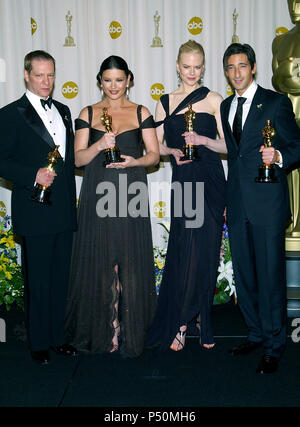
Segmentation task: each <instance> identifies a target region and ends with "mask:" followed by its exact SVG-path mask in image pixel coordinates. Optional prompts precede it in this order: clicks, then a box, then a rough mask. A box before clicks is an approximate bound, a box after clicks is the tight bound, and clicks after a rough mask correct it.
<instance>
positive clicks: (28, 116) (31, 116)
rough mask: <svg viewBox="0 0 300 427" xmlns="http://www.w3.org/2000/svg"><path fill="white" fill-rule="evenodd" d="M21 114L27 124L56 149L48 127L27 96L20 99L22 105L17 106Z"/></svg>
mask: <svg viewBox="0 0 300 427" xmlns="http://www.w3.org/2000/svg"><path fill="white" fill-rule="evenodd" d="M17 108H18V110H19V112H20V114H21V115H22V116H23V118H24V119H25V121H26V123H27V124H28V125H29V126H30V127H31V128H32V129H33V130H34V131H35V132H36V133H37V134H38V135H39V136H40V137H41V138H42V139H43V140H44V141H45V142H46V143H47V144H48V145H49V146H50V147H51V148H54V147H55V144H54V141H53V138H52V137H51V135H50V134H49V132H48V130H47V128H46V126H45V125H44V123H43V121H42V119H41V118H40V116H39V115H38V113H37V112H36V111H35V109H34V108H33V106H32V105H31V103H30V102H29V101H28V99H27V97H26V95H24V96H23V97H22V98H21V99H20V103H19V105H18V106H17Z"/></svg>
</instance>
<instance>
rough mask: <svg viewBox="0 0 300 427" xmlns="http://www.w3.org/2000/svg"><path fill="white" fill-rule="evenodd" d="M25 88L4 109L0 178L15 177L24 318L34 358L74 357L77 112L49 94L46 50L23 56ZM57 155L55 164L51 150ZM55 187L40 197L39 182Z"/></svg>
mask: <svg viewBox="0 0 300 427" xmlns="http://www.w3.org/2000/svg"><path fill="white" fill-rule="evenodd" d="M24 78H25V82H26V85H27V90H26V93H25V94H24V95H23V96H22V97H21V98H20V99H18V100H17V101H15V102H12V103H11V104H9V105H7V106H5V107H3V108H1V109H0V128H1V144H0V176H1V177H3V178H5V179H7V180H9V181H11V182H12V183H13V189H12V222H13V229H14V232H15V233H16V234H18V235H19V236H20V237H21V241H22V266H23V273H24V283H25V284H24V287H25V321H26V327H27V334H28V342H29V347H30V350H31V356H32V359H33V360H34V361H36V362H38V363H39V364H47V363H48V362H49V360H50V353H49V350H50V349H52V350H54V351H55V352H56V353H57V354H61V355H69V356H74V355H76V354H77V351H76V349H75V348H74V347H72V346H70V345H68V344H67V343H66V342H65V337H64V314H65V304H66V298H67V285H68V277H69V265H70V256H71V246H72V234H73V231H74V230H75V229H76V191H75V177H74V149H73V139H74V135H73V130H72V120H71V114H70V111H69V109H68V107H67V106H65V105H63V104H61V103H60V102H57V101H55V100H52V98H50V97H49V95H50V94H51V92H52V90H53V85H54V80H55V60H54V58H53V57H52V56H51V55H49V54H48V53H47V52H44V51H33V52H30V53H28V54H27V55H26V56H25V60H24ZM56 145H58V146H59V148H58V150H59V158H58V159H57V163H56V164H55V171H54V170H49V169H48V168H47V165H48V162H49V160H48V154H49V152H53V151H54V148H55V146H56ZM37 184H39V185H40V186H43V187H46V188H49V187H50V188H49V189H50V190H51V193H50V202H51V204H44V203H41V202H39V201H34V200H32V199H31V196H32V195H33V194H34V193H35V190H34V188H35V186H36V185H37Z"/></svg>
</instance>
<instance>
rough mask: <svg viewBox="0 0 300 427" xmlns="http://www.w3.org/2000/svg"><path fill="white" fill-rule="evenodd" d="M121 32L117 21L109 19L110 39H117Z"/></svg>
mask: <svg viewBox="0 0 300 427" xmlns="http://www.w3.org/2000/svg"><path fill="white" fill-rule="evenodd" d="M121 34H122V26H121V24H120V23H119V22H117V21H111V23H110V26H109V35H110V37H111V38H112V39H117V38H118V37H120V35H121Z"/></svg>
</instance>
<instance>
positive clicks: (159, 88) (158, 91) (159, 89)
mask: <svg viewBox="0 0 300 427" xmlns="http://www.w3.org/2000/svg"><path fill="white" fill-rule="evenodd" d="M150 92H151V97H152V98H153V99H154V101H158V100H159V98H160V97H161V96H162V95H163V94H164V93H165V88H164V86H163V85H162V84H161V83H154V84H153V85H152V86H151V89H150Z"/></svg>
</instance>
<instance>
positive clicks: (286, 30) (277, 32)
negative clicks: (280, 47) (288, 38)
mask: <svg viewBox="0 0 300 427" xmlns="http://www.w3.org/2000/svg"><path fill="white" fill-rule="evenodd" d="M287 32H288V29H287V28H285V27H278V28H276V36H280V35H281V34H284V33H287Z"/></svg>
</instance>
